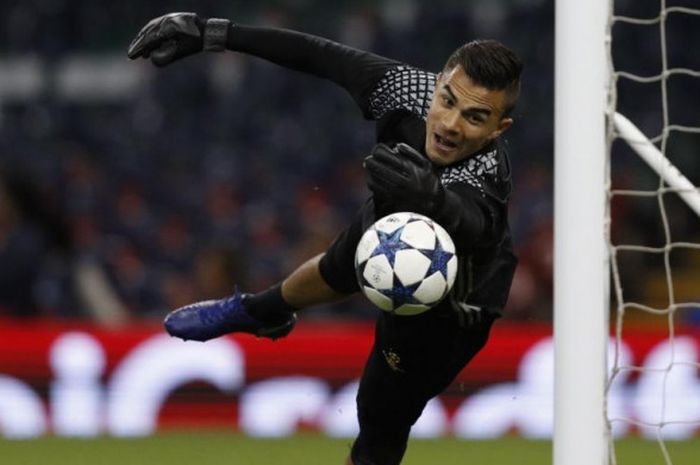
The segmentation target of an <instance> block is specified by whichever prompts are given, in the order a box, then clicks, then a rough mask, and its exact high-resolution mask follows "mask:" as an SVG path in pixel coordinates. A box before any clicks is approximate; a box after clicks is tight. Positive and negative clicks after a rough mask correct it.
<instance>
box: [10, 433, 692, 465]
mask: <svg viewBox="0 0 700 465" xmlns="http://www.w3.org/2000/svg"><path fill="white" fill-rule="evenodd" d="M667 447H668V449H669V452H670V454H671V459H672V463H673V465H691V464H692V465H695V464H697V463H698V462H697V460H698V457H700V441H698V440H695V441H688V442H669V443H667ZM349 449H350V440H343V439H328V438H325V437H323V436H320V435H314V434H307V435H297V436H294V437H292V438H288V439H279V440H262V439H251V438H249V437H246V436H242V435H240V434H235V433H225V432H217V433H202V432H193V433H170V434H159V435H157V436H153V437H148V438H142V439H114V438H99V439H89V440H80V439H64V438H45V439H37V440H30V441H7V440H0V457H1V460H0V463H3V464H8V465H9V464H12V465H47V464H51V465H93V464H94V465H154V464H164V465H275V464H281V465H297V464H299V465H302V464H303V465H333V464H338V465H342V464H343V460H344V459H345V456H346V455H347V453H348V451H349ZM617 449H618V454H617V457H618V465H655V464H659V465H664V464H665V463H666V462H665V461H664V458H663V456H662V454H661V450H660V448H659V446H658V444H656V443H655V442H649V441H641V440H638V439H627V440H625V441H622V442H618V443H617ZM466 463H469V464H488V465H511V464H518V465H546V464H550V463H551V444H550V443H549V442H545V441H527V440H523V439H518V438H506V439H498V440H492V441H465V440H458V439H440V440H412V441H411V443H410V444H409V447H408V452H407V453H406V458H405V459H404V461H403V465H433V464H440V465H450V464H455V465H456V464H460V465H461V464H466ZM591 465H595V464H591Z"/></svg>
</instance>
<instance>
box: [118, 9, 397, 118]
mask: <svg viewBox="0 0 700 465" xmlns="http://www.w3.org/2000/svg"><path fill="white" fill-rule="evenodd" d="M203 50H210V51H223V50H232V51H237V52H241V53H246V54H249V55H253V56H257V57H259V58H263V59H265V60H268V61H271V62H273V63H275V64H278V65H280V66H284V67H286V68H289V69H293V70H296V71H301V72H304V73H308V74H312V75H314V76H317V77H320V78H324V79H329V80H331V81H333V82H335V83H336V84H338V85H340V86H341V87H343V88H344V89H346V90H347V91H348V92H349V93H350V95H352V97H353V98H354V99H355V101H356V102H357V104H358V105H359V106H360V108H361V109H362V111H363V113H364V114H365V116H366V117H371V114H370V111H369V102H368V98H369V96H370V94H371V93H372V91H373V90H374V88H375V86H376V83H377V82H378V81H379V80H380V79H381V78H382V76H384V75H385V74H386V72H387V70H388V69H390V68H392V67H395V66H397V65H399V64H400V63H399V62H397V61H394V60H391V59H388V58H385V57H382V56H379V55H376V54H373V53H370V52H366V51H363V50H358V49H355V48H352V47H349V46H346V45H343V44H340V43H338V42H334V41H332V40H329V39H325V38H323V37H318V36H315V35H311V34H306V33H303V32H298V31H293V30H289V29H277V28H269V27H258V26H247V25H242V24H236V23H234V22H231V21H229V20H226V19H219V18H209V19H203V18H200V17H199V16H198V15H196V14H195V13H170V14H167V15H164V16H160V17H158V18H155V19H153V20H151V21H150V22H149V23H148V24H146V25H145V26H144V27H143V28H142V29H141V31H140V32H139V33H138V34H137V36H136V37H135V38H134V40H133V41H132V43H131V45H130V46H129V50H128V56H129V58H131V59H136V58H139V57H141V58H150V59H151V61H152V62H153V63H154V64H155V65H157V66H165V65H168V64H170V63H172V62H174V61H176V60H178V59H180V58H183V57H186V56H189V55H192V54H194V53H198V52H200V51H203Z"/></svg>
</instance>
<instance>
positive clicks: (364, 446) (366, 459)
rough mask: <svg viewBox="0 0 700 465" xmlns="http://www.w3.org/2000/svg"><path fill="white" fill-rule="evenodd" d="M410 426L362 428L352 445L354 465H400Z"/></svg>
mask: <svg viewBox="0 0 700 465" xmlns="http://www.w3.org/2000/svg"><path fill="white" fill-rule="evenodd" d="M410 430H411V427H410V426H404V427H398V426H389V425H385V426H383V427H378V428H371V427H370V428H368V427H365V428H361V429H360V434H359V435H358V437H357V439H356V440H355V442H354V443H353V445H352V451H351V454H350V458H351V462H349V463H350V464H352V465H398V464H399V463H401V459H402V458H403V455H404V453H405V452H406V445H407V443H408V435H409V432H410Z"/></svg>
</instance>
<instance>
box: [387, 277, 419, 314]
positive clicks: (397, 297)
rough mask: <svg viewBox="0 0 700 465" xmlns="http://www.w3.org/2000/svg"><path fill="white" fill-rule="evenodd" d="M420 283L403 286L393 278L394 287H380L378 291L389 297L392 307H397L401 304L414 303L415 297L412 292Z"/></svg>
mask: <svg viewBox="0 0 700 465" xmlns="http://www.w3.org/2000/svg"><path fill="white" fill-rule="evenodd" d="M419 285H420V283H416V284H412V285H410V286H404V285H403V284H401V282H400V281H399V280H398V279H395V280H394V287H392V288H390V289H382V290H381V291H380V292H381V293H382V294H384V295H385V296H387V297H389V298H390V299H391V302H392V303H393V304H394V308H399V307H400V306H402V305H403V304H415V303H417V301H416V298H415V297H414V296H413V294H414V293H415V292H416V289H418V286H419Z"/></svg>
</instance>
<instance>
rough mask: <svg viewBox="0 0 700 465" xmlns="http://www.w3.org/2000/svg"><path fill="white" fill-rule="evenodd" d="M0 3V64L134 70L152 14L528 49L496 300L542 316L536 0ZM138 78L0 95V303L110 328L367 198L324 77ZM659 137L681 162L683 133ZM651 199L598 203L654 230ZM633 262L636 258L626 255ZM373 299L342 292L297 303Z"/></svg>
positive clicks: (514, 312)
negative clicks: (118, 63)
mask: <svg viewBox="0 0 700 465" xmlns="http://www.w3.org/2000/svg"><path fill="white" fill-rule="evenodd" d="M1 3H2V4H3V10H4V11H6V14H5V15H3V18H2V19H0V38H1V39H2V40H0V60H1V59H2V58H13V57H18V56H32V57H38V58H39V59H40V60H41V62H42V63H43V64H44V66H45V67H46V68H47V69H49V70H51V69H52V68H51V67H52V66H56V63H60V60H61V59H63V58H64V57H66V56H69V55H71V54H75V53H91V54H105V55H109V54H117V55H120V56H124V61H123V67H150V65H149V64H146V63H134V62H129V61H128V60H126V58H125V50H126V47H127V46H128V43H129V41H130V40H131V38H132V36H133V35H134V34H135V33H136V32H137V31H138V30H139V28H140V27H141V26H142V25H143V24H144V23H145V22H146V21H148V20H149V19H150V18H152V17H154V16H157V15H160V14H163V13H165V12H169V11H197V12H199V13H200V14H203V15H205V16H219V17H226V18H230V19H233V20H237V21H240V22H245V23H253V24H259V25H269V26H278V27H288V28H293V29H299V30H303V31H306V32H310V33H315V34H318V35H323V36H326V37H329V38H332V39H335V40H338V41H340V42H344V43H348V44H350V45H353V46H356V47H359V48H364V49H368V50H372V51H374V52H376V53H379V54H383V55H386V56H389V57H392V58H395V59H399V60H402V61H404V62H406V63H409V64H411V65H414V66H417V67H421V68H425V69H429V70H432V71H439V69H440V68H441V67H442V65H443V63H444V61H445V59H446V58H447V56H448V55H449V54H450V53H451V52H452V50H453V49H455V48H456V47H457V46H459V45H460V44H462V43H463V42H465V41H468V40H471V39H473V38H477V37H485V38H496V39H499V40H501V41H503V42H504V43H506V44H508V45H510V46H511V47H512V48H514V49H515V50H516V51H517V52H518V53H519V54H520V55H521V56H522V57H523V59H524V61H525V63H526V69H525V74H524V76H523V79H524V81H523V82H524V83H523V93H522V98H521V101H520V103H519V105H518V107H517V108H516V111H515V113H514V118H515V120H516V123H515V125H514V127H513V128H512V129H511V130H510V131H509V133H508V135H507V136H506V139H507V140H508V143H509V146H510V152H511V160H512V165H513V171H514V183H515V193H514V196H513V199H512V207H511V212H510V214H511V223H512V228H513V232H514V238H515V242H516V249H517V253H518V255H519V257H520V267H519V268H518V272H517V274H516V279H515V283H514V286H513V291H512V294H511V299H510V302H509V304H508V309H507V315H508V317H509V318H513V319H540V320H541V319H548V318H550V317H551V310H552V257H553V253H552V235H553V232H552V225H553V221H552V208H553V207H552V204H553V201H552V176H553V86H554V77H553V57H554V39H553V34H554V30H553V2H552V1H551V0H512V1H506V0H501V1H494V0H485V1H473V2H451V1H434V2H430V4H429V5H428V4H426V3H425V2H418V1H411V0H384V1H359V2H350V1H339V2H332V4H329V3H328V2H321V1H316V0H287V1H269V2H252V1H243V0H239V1H232V2H226V3H225V4H220V2H213V1H205V2H193V1H179V2H178V1H173V2H164V1H156V2H133V1H128V2H107V1H102V0H100V1H94V0H93V1H89V2H88V1H77V0H71V1H68V0H34V1H22V2H19V1H18V2H7V1H2V2H1ZM623 3H624V4H629V3H630V2H623ZM686 23H688V24H687V25H686ZM683 24H684V25H686V26H687V28H688V33H690V31H691V29H692V27H691V25H690V23H689V22H687V21H686V22H684V23H683ZM686 26H683V27H686ZM679 27H680V26H679ZM695 29H698V28H695ZM695 29H693V30H695ZM682 33H685V32H682ZM678 34H681V32H678ZM695 34H696V35H697V33H695ZM623 42H624V40H623ZM656 45H658V44H656ZM653 46H655V44H654V43H651V44H649V47H653ZM687 50H690V48H687ZM624 57H627V56H626V55H624ZM625 59H627V58H624V59H621V60H622V61H624V60H625ZM145 76H147V77H148V78H147V79H144V80H143V82H139V83H138V85H137V86H136V87H135V90H134V91H133V92H131V93H130V95H128V96H127V97H125V98H123V99H121V100H112V101H109V102H107V103H105V102H104V101H100V100H99V99H96V100H95V101H91V100H90V99H82V100H66V99H62V98H60V97H59V96H57V94H56V92H54V91H53V90H52V86H47V89H46V90H45V91H43V92H41V93H40V94H39V95H37V96H35V97H32V98H29V99H15V100H12V101H9V102H2V101H0V172H1V175H2V180H1V182H0V314H5V315H15V316H46V315H49V316H62V317H82V318H92V319H94V320H95V321H98V322H102V323H105V324H115V323H119V322H123V321H126V320H128V319H130V318H134V317H137V318H154V319H158V318H161V317H162V316H163V315H164V314H165V312H167V311H168V310H169V309H172V308H175V307H178V306H180V305H183V304H186V303H189V302H192V301H195V300H199V299H204V298H215V297H222V296H224V295H227V294H230V293H231V292H232V291H233V289H234V286H235V285H238V286H240V288H241V289H242V290H244V291H258V290H261V289H264V288H265V287H267V286H270V285H272V284H274V283H275V282H277V281H278V280H280V279H281V278H283V277H284V276H285V274H286V273H287V272H289V271H291V270H292V269H293V268H295V267H296V266H297V265H298V264H299V263H301V261H302V260H304V259H306V258H308V257H310V256H311V255H313V254H316V253H319V252H321V251H323V250H324V249H325V248H326V247H327V246H328V244H329V243H330V242H331V241H332V240H333V238H334V237H335V235H336V234H337V233H338V232H339V231H340V230H341V229H342V228H343V227H344V226H345V224H346V223H347V222H348V221H349V219H350V218H351V216H352V214H353V212H354V211H355V209H356V208H358V207H359V205H360V204H361V202H362V201H363V200H364V199H365V198H366V196H367V195H368V190H367V189H366V187H365V176H364V173H363V169H362V166H361V161H362V158H363V157H364V156H365V155H366V154H367V152H368V151H369V150H370V149H371V147H372V144H373V137H374V133H373V124H372V123H371V122H367V121H364V120H362V117H361V114H360V112H359V110H358V109H357V108H356V107H355V105H354V104H353V102H352V100H351V99H350V98H349V96H347V95H346V94H345V93H344V91H342V90H341V89H339V88H336V87H335V86H333V85H332V84H330V83H327V82H323V81H320V80H318V79H316V78H312V77H308V76H303V75H300V74H298V73H295V72H291V71H287V70H283V69H282V68H278V67H276V66H274V65H271V64H269V63H267V62H264V61H262V60H259V59H254V58H250V57H245V56H241V55H238V54H235V53H231V52H228V53H226V54H221V55H207V56H204V55H201V56H197V57H192V58H189V59H187V60H184V61H183V62H181V63H177V64H176V65H173V66H170V67H168V68H164V69H162V70H155V69H153V70H151V69H150V68H148V72H147V74H145ZM1 79H2V77H1V76H0V80H1ZM685 86H686V88H687V89H690V90H688V91H689V92H696V93H697V90H698V89H700V85H696V84H693V83H690V82H688V83H685ZM692 86H696V87H692ZM635 92H637V93H638V89H636V88H635V89H630V90H629V91H627V90H625V91H624V92H622V93H621V95H620V105H621V106H624V105H627V103H626V102H628V101H629V102H631V103H630V104H629V106H630V110H629V111H630V113H632V115H631V116H632V117H633V118H637V119H636V120H637V121H639V122H640V123H641V124H640V125H641V126H642V128H643V129H648V130H650V131H651V133H654V130H657V129H658V128H655V127H654V124H657V123H658V120H657V119H655V117H654V116H653V115H651V116H650V115H648V114H645V113H642V111H643V110H644V109H645V108H644V106H643V105H642V107H641V108H640V105H639V101H638V99H637V97H636V96H637V93H635ZM686 95H687V94H686ZM655 104H656V102H654V105H655ZM650 106H652V105H650ZM690 118H691V119H692V117H690ZM686 123H688V124H690V123H689V122H686ZM694 123H695V124H696V125H697V124H698V123H700V122H698V121H695V122H694ZM657 132H658V130H657ZM674 144H675V145H674V147H675V146H678V147H681V148H682V150H681V149H679V150H680V151H681V152H682V153H683V154H686V155H684V157H685V158H684V160H685V162H684V163H686V165H687V166H690V168H688V169H691V170H692V169H693V167H694V168H695V170H696V171H697V168H698V162H697V149H698V141H697V139H690V138H687V137H686V138H685V139H682V140H679V142H678V143H675V142H674ZM693 151H694V153H695V155H696V156H695V158H694V159H693V158H692V156H689V155H687V154H689V153H693ZM625 157H626V158H625ZM622 159H623V160H626V159H629V160H633V159H634V157H633V156H631V155H629V154H623V155H622ZM686 168H687V167H686ZM613 169H614V172H615V173H617V172H618V171H619V172H620V173H621V179H622V181H619V184H620V185H621V186H623V187H630V186H631V188H639V187H638V185H637V184H636V182H637V178H636V177H635V176H634V174H633V173H635V172H640V173H642V172H644V169H645V168H644V167H643V166H636V165H635V167H634V170H635V171H633V172H630V171H629V170H628V168H627V165H626V164H624V163H623V162H619V163H617V164H614V168H613ZM647 171H648V170H647ZM642 178H644V179H651V180H652V182H653V180H654V179H658V178H654V176H653V175H651V174H650V173H647V174H646V175H644V176H642ZM615 179H617V178H615ZM691 180H692V179H691ZM657 182H658V181H657ZM695 182H696V183H697V179H696V180H695ZM614 183H618V181H616V180H614ZM674 211H676V210H674ZM677 211H678V212H680V213H677V215H676V216H674V218H676V217H677V218H681V220H682V221H681V220H678V221H675V222H674V223H678V222H681V223H682V224H681V225H680V226H678V227H679V228H681V229H682V230H683V233H684V234H686V236H688V240H693V239H694V240H696V241H697V240H698V239H700V238H698V229H697V228H696V227H697V225H698V223H697V218H695V217H693V216H692V214H689V213H687V212H685V210H683V206H682V205H680V206H678V207H677ZM654 212H657V213H656V214H657V215H658V208H657V209H653V208H651V207H649V206H642V207H637V206H634V205H631V204H630V202H627V201H619V202H617V203H615V204H614V208H613V213H614V215H617V217H620V218H624V217H631V216H632V217H635V218H637V219H639V221H643V222H644V223H638V224H637V225H636V226H627V227H625V226H620V227H619V228H617V229H615V231H614V232H615V234H616V235H622V234H623V233H625V232H629V233H635V232H636V236H635V237H640V236H644V235H645V234H648V235H650V236H653V238H652V240H656V239H658V236H659V234H663V231H661V232H660V233H655V232H651V230H650V229H649V230H648V229H646V228H641V229H640V227H639V226H640V224H643V225H647V224H648V225H649V228H657V229H658V228H659V226H658V224H659V221H658V218H656V217H655V213H654ZM621 224H622V223H621ZM654 225H657V226H654ZM640 231H643V233H640ZM693 235H694V236H693ZM640 260H641V261H642V262H644V261H646V260H647V259H646V258H641V259H639V258H638V259H634V260H631V262H632V263H633V264H636V263H638V262H639V261H640ZM699 262H700V261H699ZM683 266H685V267H686V268H689V267H690V265H688V264H687V263H686V264H685V265H683ZM657 268H658V267H657ZM695 276H697V275H695ZM691 279H693V278H692V277H691ZM635 286H636V289H637V291H635ZM628 289H632V291H633V292H638V293H642V292H643V291H644V285H643V283H642V281H640V280H639V279H638V280H637V281H634V282H631V283H630V284H629V286H628ZM374 312H375V310H374V309H372V308H369V304H367V303H366V302H365V301H364V300H362V299H358V298H355V299H353V300H350V301H347V302H344V303H340V304H336V305H333V306H327V307H322V308H320V309H316V310H315V311H312V312H310V313H309V315H310V316H309V318H311V317H319V318H321V317H331V316H334V317H335V316H340V317H359V318H363V317H370V316H372V315H373V314H374Z"/></svg>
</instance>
